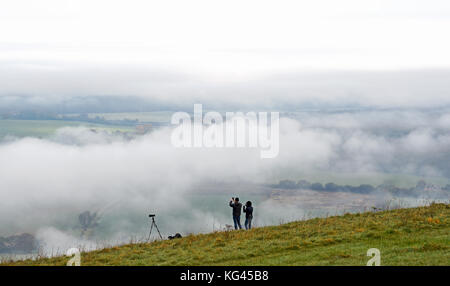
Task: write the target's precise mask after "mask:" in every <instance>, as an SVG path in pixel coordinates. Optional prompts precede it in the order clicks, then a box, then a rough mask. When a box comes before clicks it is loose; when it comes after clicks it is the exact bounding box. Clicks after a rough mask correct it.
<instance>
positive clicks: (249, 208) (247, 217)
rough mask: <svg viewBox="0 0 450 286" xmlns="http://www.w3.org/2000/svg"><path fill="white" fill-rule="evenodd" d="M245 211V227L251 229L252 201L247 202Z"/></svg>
mask: <svg viewBox="0 0 450 286" xmlns="http://www.w3.org/2000/svg"><path fill="white" fill-rule="evenodd" d="M244 213H245V223H244V225H245V229H251V228H252V219H253V207H252V202H251V201H248V202H246V203H245V206H244Z"/></svg>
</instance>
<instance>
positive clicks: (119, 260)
mask: <svg viewBox="0 0 450 286" xmlns="http://www.w3.org/2000/svg"><path fill="white" fill-rule="evenodd" d="M369 248H378V249H379V250H380V251H381V264H382V265H450V205H448V204H432V205H431V206H429V207H419V208H411V209H398V210H391V211H378V212H369V213H363V214H346V215H344V216H334V217H328V218H322V219H320V218H317V219H311V220H307V221H298V222H292V223H288V224H283V225H279V226H271V227H262V228H257V229H253V230H251V231H245V230H241V231H230V232H216V233H210V234H199V235H192V236H188V237H184V238H182V239H177V240H171V241H170V240H166V241H157V242H152V243H141V244H129V245H124V246H119V247H113V248H108V249H104V250H99V251H92V252H88V253H82V255H81V265H365V264H366V263H367V261H368V259H369V258H368V257H367V256H366V253H367V250H368V249H369ZM67 261H68V258H67V257H56V258H51V259H39V260H36V261H32V260H27V261H21V262H16V263H12V264H10V265H65V264H66V262H67Z"/></svg>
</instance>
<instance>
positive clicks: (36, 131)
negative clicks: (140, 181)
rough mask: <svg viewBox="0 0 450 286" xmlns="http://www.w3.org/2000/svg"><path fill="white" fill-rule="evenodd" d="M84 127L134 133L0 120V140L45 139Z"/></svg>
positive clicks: (120, 128) (69, 124) (48, 122)
mask: <svg viewBox="0 0 450 286" xmlns="http://www.w3.org/2000/svg"><path fill="white" fill-rule="evenodd" d="M77 126H85V127H88V128H94V129H97V130H108V131H116V130H118V131H134V128H133V127H127V126H114V125H102V124H93V123H87V122H77V121H64V120H0V138H1V137H3V136H7V135H10V136H15V137H28V136H29V137H38V138H45V137H49V136H51V135H53V134H54V133H55V131H56V130H57V129H58V128H62V127H77Z"/></svg>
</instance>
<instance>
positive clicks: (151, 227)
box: [147, 222, 154, 241]
mask: <svg viewBox="0 0 450 286" xmlns="http://www.w3.org/2000/svg"><path fill="white" fill-rule="evenodd" d="M153 223H154V222H152V225H151V226H150V233H149V234H148V238H147V241H149V240H150V235H152V229H153Z"/></svg>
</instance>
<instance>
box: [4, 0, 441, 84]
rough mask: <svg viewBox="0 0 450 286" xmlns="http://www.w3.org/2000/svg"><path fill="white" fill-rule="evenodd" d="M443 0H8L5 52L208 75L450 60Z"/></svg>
mask: <svg viewBox="0 0 450 286" xmlns="http://www.w3.org/2000/svg"><path fill="white" fill-rule="evenodd" d="M449 30H450V3H449V2H448V1H446V0H427V1H418V0H381V1H380V0H371V1H361V0H342V1H333V0H318V1H262V0H257V1H234V0H229V1H220V2H219V1H211V0H205V1H198V0H194V1H178V0H168V1H136V0H131V1H130V0H127V1H114V0H113V1H112V0H100V1H85V0H81V1H69V0H41V1H33V0H2V1H1V2H0V35H1V37H0V51H1V52H0V60H1V61H8V62H10V63H11V62H14V63H22V64H25V65H44V64H47V67H48V68H49V65H52V64H53V65H56V66H60V67H61V66H64V65H68V64H69V63H70V64H75V63H76V64H92V65H98V64H105V65H110V64H127V65H133V64H136V65H137V64H139V65H152V66H155V65H156V66H163V67H169V68H170V67H173V66H175V67H176V68H181V69H183V70H189V71H199V72H203V73H205V74H206V75H216V76H219V77H221V76H224V75H225V74H226V75H228V76H242V75H243V76H247V75H248V74H249V73H265V72H268V71H273V70H286V69H311V68H317V69H402V68H448V67H450V56H448V51H449V50H450V38H449V37H448V31H449Z"/></svg>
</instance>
